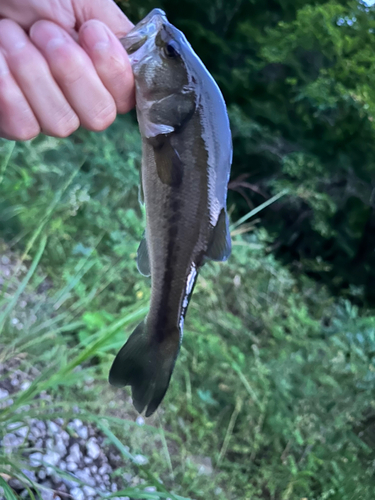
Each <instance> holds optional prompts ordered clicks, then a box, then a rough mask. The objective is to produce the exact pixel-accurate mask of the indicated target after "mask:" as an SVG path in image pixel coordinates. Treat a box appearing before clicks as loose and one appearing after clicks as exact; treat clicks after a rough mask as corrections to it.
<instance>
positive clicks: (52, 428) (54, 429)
mask: <svg viewBox="0 0 375 500" xmlns="http://www.w3.org/2000/svg"><path fill="white" fill-rule="evenodd" d="M47 425H48V429H49V431H50V432H51V433H52V434H57V433H58V432H60V430H61V429H60V427H59V426H58V425H57V424H55V422H52V421H50V422H48V424H47Z"/></svg>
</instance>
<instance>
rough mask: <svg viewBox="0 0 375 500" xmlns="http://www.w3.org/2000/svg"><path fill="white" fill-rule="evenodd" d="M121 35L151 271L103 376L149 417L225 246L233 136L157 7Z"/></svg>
mask: <svg viewBox="0 0 375 500" xmlns="http://www.w3.org/2000/svg"><path fill="white" fill-rule="evenodd" d="M122 42H123V45H124V47H125V49H126V50H127V52H128V54H129V57H130V61H131V64H132V69H133V73H134V78H135V86H136V103H137V104H136V110H137V118H138V123H139V128H140V132H141V137H142V187H143V193H144V200H145V208H146V230H145V237H144V239H143V240H142V241H141V243H140V246H139V249H138V254H137V265H138V269H139V271H140V272H141V273H142V274H144V275H146V276H147V275H151V303H150V309H149V313H148V315H147V317H146V318H145V320H144V321H142V323H140V324H139V325H138V326H137V328H136V329H135V330H134V332H133V333H132V335H131V336H130V337H129V339H128V341H127V342H126V344H125V345H124V347H123V348H122V349H121V351H120V352H119V353H118V355H117V356H116V358H115V360H114V362H113V365H112V368H111V371H110V375H109V381H110V383H111V384H112V385H114V386H116V387H123V386H126V385H130V386H131V388H132V397H133V404H134V406H135V408H136V409H137V411H138V412H140V413H142V412H143V410H144V409H145V408H146V417H147V416H150V415H151V414H152V413H154V411H155V410H156V409H157V408H158V406H159V404H160V403H161V401H162V399H163V397H164V395H165V393H166V391H167V389H168V385H169V381H170V378H171V375H172V371H173V368H174V365H175V362H176V358H177V356H178V353H179V349H180V344H181V340H182V332H183V324H184V318H185V315H186V311H187V307H188V304H189V300H190V297H191V294H192V292H193V288H194V284H195V281H196V279H197V275H198V271H199V269H200V267H201V266H202V265H203V264H204V263H205V261H206V260H208V259H211V260H216V261H224V260H226V259H227V258H228V257H229V255H230V252H231V239H230V233H229V225H228V216H227V213H226V198H227V185H228V180H229V173H230V166H231V162H232V139H231V132H230V128H229V120H228V115H227V110H226V106H225V102H224V99H223V96H222V94H221V92H220V90H219V88H218V86H217V84H216V83H215V81H214V79H213V78H212V76H211V75H210V74H209V72H208V71H207V69H206V68H205V66H204V65H203V63H202V62H201V60H200V59H199V58H198V56H197V55H196V54H195V52H194V51H193V49H192V47H191V46H190V44H189V42H188V41H187V40H186V38H185V36H184V35H183V33H181V31H179V30H178V29H177V28H175V27H174V26H173V25H172V24H170V23H169V22H168V20H167V18H166V16H165V14H164V12H163V11H162V10H160V9H154V10H153V11H151V12H150V13H149V14H148V15H147V16H146V17H145V18H144V19H143V20H142V21H141V22H140V23H139V24H138V25H136V26H135V27H134V29H133V30H132V31H131V32H130V33H129V34H128V35H127V36H126V37H125V38H124V39H122Z"/></svg>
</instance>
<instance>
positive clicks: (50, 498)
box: [39, 490, 54, 500]
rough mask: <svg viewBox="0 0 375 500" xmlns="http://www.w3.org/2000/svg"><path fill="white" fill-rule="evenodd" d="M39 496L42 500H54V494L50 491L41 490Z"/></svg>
mask: <svg viewBox="0 0 375 500" xmlns="http://www.w3.org/2000/svg"><path fill="white" fill-rule="evenodd" d="M39 494H40V497H41V499H42V500H54V492H53V491H52V490H41V491H40V493H39Z"/></svg>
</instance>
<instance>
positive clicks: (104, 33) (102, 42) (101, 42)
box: [82, 20, 111, 51]
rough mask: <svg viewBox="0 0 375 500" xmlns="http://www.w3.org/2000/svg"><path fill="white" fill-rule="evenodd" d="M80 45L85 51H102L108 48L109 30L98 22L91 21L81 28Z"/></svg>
mask: <svg viewBox="0 0 375 500" xmlns="http://www.w3.org/2000/svg"><path fill="white" fill-rule="evenodd" d="M82 36H83V38H82V43H83V45H84V46H85V48H86V49H87V50H97V51H103V50H108V49H109V47H110V42H111V40H110V36H109V29H108V28H107V27H106V26H105V24H103V23H101V22H100V21H96V20H92V21H90V22H88V23H87V25H86V26H83V28H82Z"/></svg>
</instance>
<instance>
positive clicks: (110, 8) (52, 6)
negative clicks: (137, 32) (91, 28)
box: [0, 0, 133, 37]
mask: <svg viewBox="0 0 375 500" xmlns="http://www.w3.org/2000/svg"><path fill="white" fill-rule="evenodd" d="M0 15H1V16H3V17H7V18H10V19H13V20H14V21H16V22H17V23H18V24H19V25H20V26H22V27H23V28H25V29H29V28H30V27H31V26H32V25H33V24H34V23H35V22H36V21H38V20H39V19H46V20H49V21H53V22H55V23H57V24H59V25H60V26H61V27H63V28H64V29H66V30H67V31H68V32H71V30H73V29H75V28H79V27H80V26H81V25H82V24H83V23H85V22H86V21H88V20H89V19H100V20H101V21H103V22H104V23H105V24H106V25H107V26H108V27H109V29H110V30H112V31H113V32H114V33H115V34H116V36H118V37H120V36H124V35H126V33H128V32H129V31H130V30H131V29H132V27H133V24H132V23H131V22H130V21H129V19H128V18H127V17H126V16H125V14H124V13H123V12H122V11H121V10H120V9H119V7H117V5H116V4H115V3H114V2H113V0H69V1H67V0H59V1H56V0H55V1H53V2H51V0H34V1H30V2H29V4H28V5H25V0H11V1H10V0H0Z"/></svg>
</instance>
